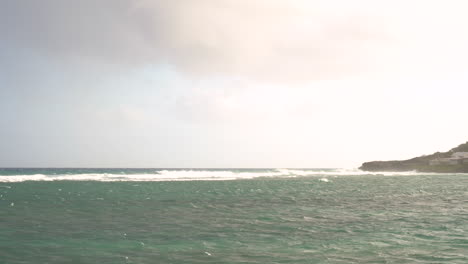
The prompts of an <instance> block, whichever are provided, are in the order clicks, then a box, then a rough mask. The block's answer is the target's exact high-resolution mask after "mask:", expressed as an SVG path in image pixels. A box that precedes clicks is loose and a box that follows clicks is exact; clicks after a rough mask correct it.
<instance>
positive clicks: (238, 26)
mask: <svg viewBox="0 0 468 264" xmlns="http://www.w3.org/2000/svg"><path fill="white" fill-rule="evenodd" d="M323 2H324V1H315V2H314V1H281V0H272V1H262V0H249V1H247V0H245V1H243V0H240V1H233V0H217V1H208V0H200V1H184V0H170V1H169V0H166V1H163V0H155V1H142V0H134V1H132V0H101V1H95V0H92V1H91V0H80V1H60V0H43V1H36V0H18V1H3V2H2V4H1V6H2V7H1V8H0V24H1V25H0V30H1V36H2V39H3V40H4V41H5V43H7V45H10V46H12V47H15V48H23V49H25V50H33V51H34V52H36V53H38V54H40V55H43V56H46V57H50V58H54V59H65V60H70V59H80V60H91V61H97V62H103V63H111V64H120V65H123V66H127V65H140V66H141V65H147V64H170V65H173V66H174V67H175V68H176V69H177V70H178V71H180V72H183V73H185V74H189V75H195V76H206V75H228V76H240V77H246V78H251V79H257V80H272V79H273V80H276V81H292V80H295V81H304V80H311V79H312V80H313V79H329V78H332V79H333V78H335V79H336V78H341V77H343V76H347V75H350V74H355V73H359V72H362V71H369V70H371V69H372V68H375V67H376V66H378V65H377V64H378V63H379V59H382V58H380V57H378V56H377V54H382V53H385V52H382V51H385V50H386V49H387V48H388V46H387V45H386V43H387V41H388V39H387V38H388V36H387V35H386V32H385V30H383V28H382V27H380V26H379V25H380V23H381V21H380V20H379V19H377V18H376V17H369V16H365V15H362V14H360V13H356V12H355V11H349V12H345V13H344V14H340V15H336V14H335V13H334V11H333V8H326V9H323V8H322V7H321V6H320V3H323ZM310 3H316V5H317V6H314V5H313V4H310ZM4 45H5V44H4ZM379 56H380V55H379Z"/></svg>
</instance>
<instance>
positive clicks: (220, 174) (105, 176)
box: [0, 169, 449, 182]
mask: <svg viewBox="0 0 468 264" xmlns="http://www.w3.org/2000/svg"><path fill="white" fill-rule="evenodd" d="M360 175H361V176H365V175H369V176H417V175H444V174H435V173H419V172H366V171H361V170H357V169H328V170H317V169H309V170H306V169H304V170H300V169H271V170H265V171H255V170H252V171H237V170H155V171H154V172H153V173H147V174H132V173H129V174H110V173H86V174H61V175H60V174H58V175H56V174H54V175H45V174H34V175H9V176H0V182H24V181H102V182H113V181H215V180H238V179H254V178H259V177H278V178H288V177H306V176H317V177H329V176H332V177H338V176H360ZM447 175H449V174H447Z"/></svg>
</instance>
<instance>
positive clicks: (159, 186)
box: [0, 170, 468, 264]
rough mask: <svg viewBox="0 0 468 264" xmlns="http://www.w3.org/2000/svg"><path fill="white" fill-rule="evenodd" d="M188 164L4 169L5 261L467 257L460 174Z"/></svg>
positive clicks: (0, 232) (465, 192)
mask: <svg viewBox="0 0 468 264" xmlns="http://www.w3.org/2000/svg"><path fill="white" fill-rule="evenodd" d="M173 172H174V171H173ZM191 172H195V173H197V171H185V172H183V173H185V174H184V175H185V176H183V177H182V176H180V173H179V174H177V176H174V177H173V179H174V180H173V181H171V180H167V177H169V176H168V175H170V173H171V171H169V172H167V173H166V174H165V177H166V178H164V180H161V181H157V180H151V179H150V178H149V177H143V176H141V175H140V174H141V173H142V172H141V171H123V172H120V171H119V172H112V171H107V173H111V174H112V175H113V176H111V177H110V176H109V175H108V174H107V176H106V177H107V178H106V179H113V180H109V181H103V178H102V177H101V176H99V175H102V174H103V173H106V172H103V171H93V170H90V171H81V172H79V171H73V170H72V171H65V172H64V171H57V170H55V171H53V170H44V171H21V172H18V171H12V170H3V171H1V170H0V175H3V176H0V195H1V196H0V263H18V264H19V263H460V264H461V263H463V264H466V263H468V175H466V174H458V175H457V174H453V175H438V174H427V175H425V174H410V175H400V174H399V175H381V174H377V175H367V174H363V173H340V172H339V171H336V173H335V172H334V171H333V170H330V171H325V172H317V173H316V174H314V173H312V172H310V173H300V172H297V173H296V174H295V172H292V173H289V174H288V175H279V176H278V175H276V174H274V172H275V171H274V170H261V171H258V170H255V171H248V170H245V171H236V170H211V171H210V173H211V174H210V175H211V176H210V175H208V176H209V177H208V176H206V175H205V176H206V177H208V179H216V180H206V179H205V178H202V179H204V180H197V178H191V180H187V178H188V177H190V176H187V175H189V174H190V173H191ZM205 172H206V171H205ZM38 173H43V174H41V175H39V176H38ZM183 173H182V174H183ZM242 173H244V174H242ZM245 173H250V174H245ZM255 173H256V174H258V175H260V176H262V177H254V176H255V175H256V174H255ZM268 173H270V174H268ZM282 173H283V174H284V172H282ZM118 174H120V175H121V176H120V177H119V176H118ZM163 174H164V173H162V172H161V173H158V174H157V176H158V175H159V176H160V175H163ZM218 174H219V175H223V177H226V179H229V180H223V179H222V178H215V177H214V176H213V175H218ZM25 175H26V176H25ZM57 175H61V176H60V177H67V175H68V176H69V177H70V178H71V179H74V178H73V177H76V175H79V176H80V175H81V176H80V177H82V178H83V177H84V178H86V177H90V176H89V175H94V177H96V179H99V180H92V179H88V178H86V180H63V178H55V179H54V180H53V181H47V180H44V178H52V179H53V177H58V176H57ZM64 175H65V176H64ZM83 175H85V176H83ZM116 175H117V176H116ZM122 175H137V176H135V177H134V178H131V179H133V180H130V178H125V177H124V176H122ZM174 175H175V174H174ZM197 175H198V176H197V177H199V176H200V174H197ZM233 175H240V176H239V177H237V179H232V178H236V177H232V176H233ZM266 175H269V177H265V176H266ZM159 176H158V177H159ZM14 177H19V178H14ZM21 177H23V178H21ZM28 177H29V178H28ZM31 177H32V178H31ZM20 178H21V180H18V181H16V180H14V179H20ZM78 178H79V177H78ZM156 178H157V177H156ZM2 179H3V180H2ZM139 179H140V180H139ZM141 179H144V181H143V180H141ZM181 179H182V180H181Z"/></svg>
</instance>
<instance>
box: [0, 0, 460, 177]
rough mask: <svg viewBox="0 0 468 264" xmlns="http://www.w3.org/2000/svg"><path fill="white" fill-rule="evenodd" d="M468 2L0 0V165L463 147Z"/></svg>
mask: <svg viewBox="0 0 468 264" xmlns="http://www.w3.org/2000/svg"><path fill="white" fill-rule="evenodd" d="M466 10H468V3H467V2H466V1H464V0H445V1H442V0H440V1H438V0H434V1H423V0H406V1H403V0H401V1H400V0H394V1H379V0H372V1H371V0H356V1H345V0H153V1H151V0H101V1H96V0H92V1H91V0H80V1H63V0H55V1H54V0H42V1H36V0H17V1H8V0H5V1H1V2H0V124H1V129H0V167H22V166H27V167H350V168H352V167H358V166H359V165H360V163H362V162H364V161H368V160H376V159H378V160H385V159H404V158H410V157H412V156H415V155H421V154H428V153H432V152H434V151H438V150H440V151H445V150H448V149H449V148H451V147H454V146H456V145H458V144H460V143H463V142H465V141H467V140H468V122H467V117H468V108H467V107H466V105H467V103H466V102H467V99H468V49H467V48H466V47H468V30H467V29H468V17H467V16H466Z"/></svg>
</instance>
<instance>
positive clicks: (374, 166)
mask: <svg viewBox="0 0 468 264" xmlns="http://www.w3.org/2000/svg"><path fill="white" fill-rule="evenodd" d="M359 169H360V170H363V171H419V172H438V173H468V142H466V143H464V144H461V145H459V146H458V147H455V148H453V149H451V150H449V151H447V152H436V153H434V154H431V155H423V156H420V157H415V158H412V159H408V160H391V161H371V162H365V163H363V164H362V166H361V167H359Z"/></svg>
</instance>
